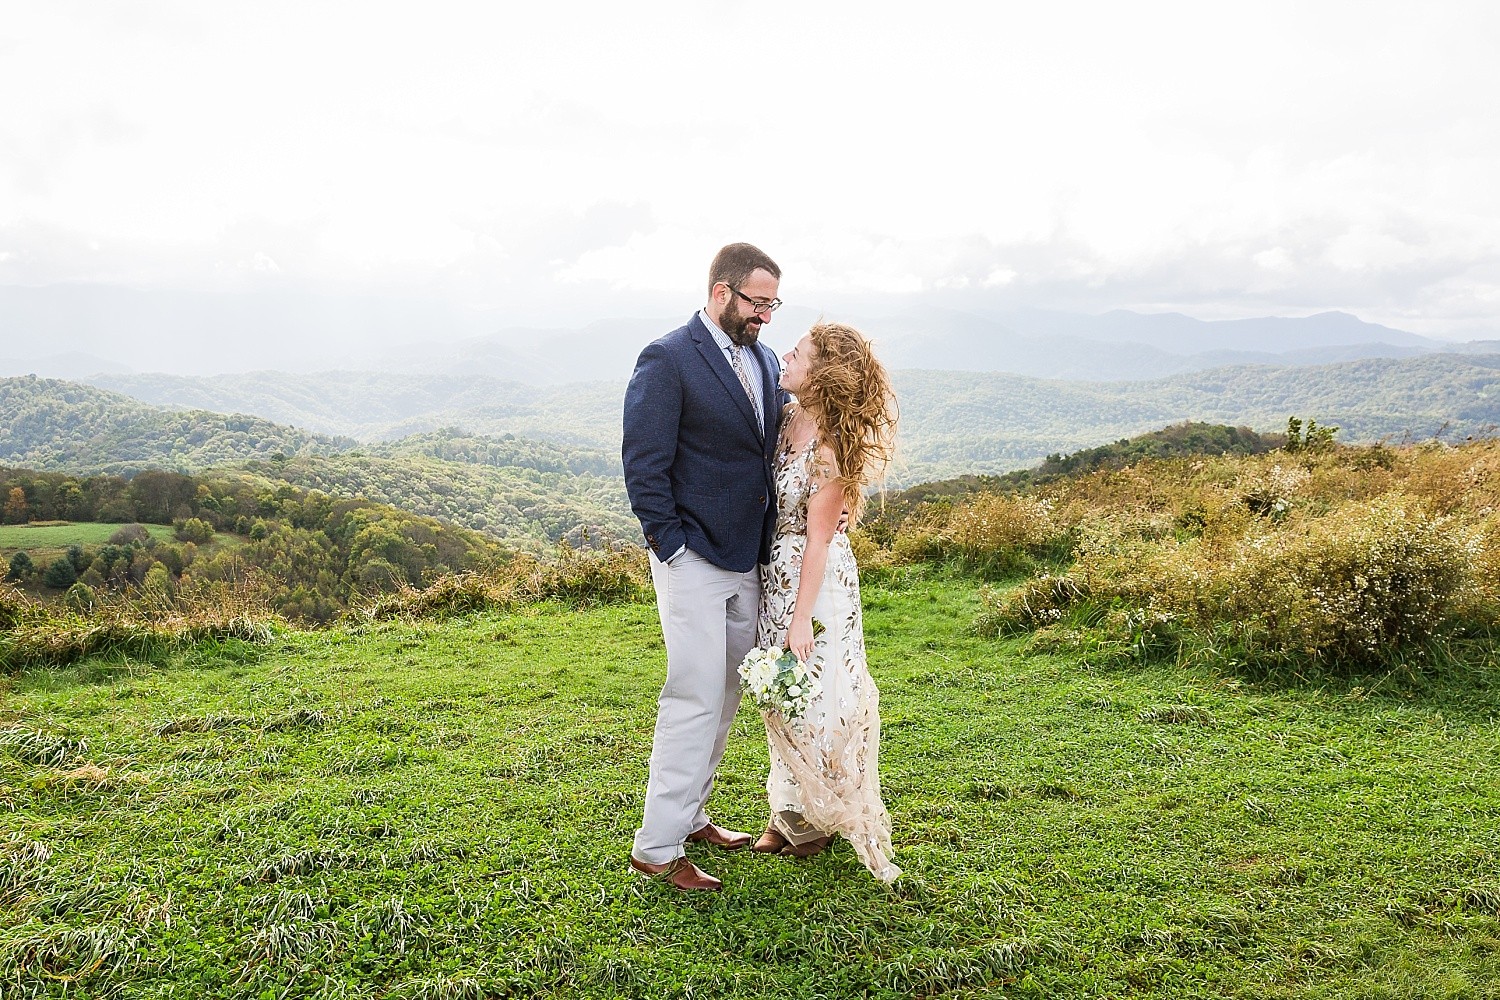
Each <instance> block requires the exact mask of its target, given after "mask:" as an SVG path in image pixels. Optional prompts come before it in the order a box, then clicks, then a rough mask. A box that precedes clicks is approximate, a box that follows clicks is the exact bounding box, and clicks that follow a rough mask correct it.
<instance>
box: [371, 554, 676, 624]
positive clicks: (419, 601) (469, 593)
mask: <svg viewBox="0 0 1500 1000" xmlns="http://www.w3.org/2000/svg"><path fill="white" fill-rule="evenodd" d="M648 579H649V574H648V571H647V568H646V558H645V552H644V550H641V549H621V550H608V549H603V550H589V551H580V550H577V549H574V548H572V547H570V546H568V545H559V546H558V549H557V556H556V558H555V559H553V560H549V561H543V560H541V559H537V558H536V557H535V556H531V555H520V556H516V557H515V558H514V559H512V560H511V561H510V562H509V563H507V564H505V565H504V566H501V567H499V568H497V569H493V570H489V571H486V572H482V573H480V572H470V573H450V574H447V575H445V576H442V577H439V578H438V579H437V580H436V581H434V582H433V583H432V584H431V585H429V586H427V587H426V588H423V589H418V588H416V587H411V586H404V587H402V588H401V589H400V590H397V591H396V592H394V593H388V594H380V595H377V596H375V597H374V598H372V599H370V600H368V601H367V602H365V603H364V604H363V605H361V606H360V607H359V609H358V611H357V612H356V614H357V615H358V616H359V617H362V618H372V619H385V618H397V617H447V616H452V615H464V614H471V613H473V612H475V611H484V610H487V609H492V608H495V609H500V608H509V607H514V606H516V605H518V604H527V603H533V602H537V601H548V600H560V601H567V602H568V603H570V604H574V605H577V606H581V607H587V606H589V605H594V604H609V603H617V602H624V601H631V600H636V599H638V598H639V597H641V596H642V595H643V594H644V593H645V591H646V585H647V580H648Z"/></svg>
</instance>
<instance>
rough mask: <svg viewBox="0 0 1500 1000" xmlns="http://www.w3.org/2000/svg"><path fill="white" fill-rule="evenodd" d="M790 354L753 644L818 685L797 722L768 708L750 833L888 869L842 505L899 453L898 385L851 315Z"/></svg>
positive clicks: (883, 876) (895, 871) (762, 847)
mask: <svg viewBox="0 0 1500 1000" xmlns="http://www.w3.org/2000/svg"><path fill="white" fill-rule="evenodd" d="M784 360H785V362H786V367H785V369H784V371H783V372H782V376H781V384H782V386H783V387H784V388H785V389H786V390H787V391H788V392H790V393H792V394H793V395H794V396H796V398H797V402H795V403H791V404H788V406H787V409H786V412H785V413H784V414H783V416H782V421H781V439H780V441H779V442H778V444H777V449H776V465H775V473H776V490H777V506H778V511H777V522H776V533H775V535H774V537H773V538H772V541H771V563H770V566H769V567H768V569H767V570H766V571H765V576H764V579H763V580H762V586H761V604H760V626H759V633H758V636H757V642H756V644H757V645H758V646H762V647H767V648H776V647H781V648H786V649H790V650H791V651H792V652H793V653H795V654H796V655H797V657H798V659H800V660H802V661H804V662H806V663H807V664H808V665H809V667H810V668H811V671H812V673H813V676H814V677H816V678H817V679H818V680H819V681H820V682H821V688H822V691H821V695H819V696H818V697H816V698H814V699H813V701H812V702H811V703H810V704H809V706H808V708H807V711H806V712H805V714H804V715H803V716H802V717H801V718H800V719H798V720H796V721H795V722H787V721H786V720H785V719H783V718H782V717H781V715H780V714H778V713H776V712H774V711H767V712H765V713H764V715H765V720H766V734H767V738H768V740H769V742H770V747H771V773H770V777H769V778H768V779H767V781H766V792H767V795H768V797H769V799H770V811H771V819H770V822H769V823H768V824H767V826H766V831H765V833H764V834H762V835H761V837H760V839H759V840H758V841H756V843H755V845H754V846H755V850H757V851H761V852H763V853H768V854H772V853H780V854H787V855H792V856H794V857H808V856H810V855H813V854H816V853H818V852H819V851H821V850H823V849H824V848H825V847H827V846H828V844H829V843H830V842H831V841H832V839H833V837H834V836H835V835H841V836H843V837H844V838H845V839H847V840H848V841H849V842H850V844H851V845H853V847H854V850H855V852H856V853H857V854H858V855H859V858H860V860H861V861H863V862H864V863H865V866H866V867H868V868H869V869H870V871H871V873H873V874H874V875H875V877H876V878H878V879H880V880H882V881H886V882H889V881H892V880H893V879H895V878H896V876H898V875H899V874H901V870H900V869H899V868H897V867H896V866H895V865H894V864H893V863H892V862H891V821H890V815H889V814H888V813H887V812H886V809H885V805H884V803H882V801H881V798H880V775H879V771H878V767H877V761H878V756H879V749H880V693H879V692H878V691H877V690H876V688H875V682H874V681H873V680H872V679H871V678H870V672H869V669H868V667H867V666H866V664H865V640H864V625H863V621H862V619H861V615H860V606H859V571H858V568H857V567H856V566H855V564H854V554H853V552H851V551H850V548H849V536H848V535H847V534H846V533H844V532H841V531H838V530H837V527H838V524H839V521H840V518H841V517H842V515H843V513H844V512H845V511H847V512H848V514H849V523H850V524H851V525H852V524H854V523H855V522H856V521H857V520H858V518H859V514H860V510H861V508H862V506H863V504H864V489H865V487H866V486H867V485H868V484H869V483H870V481H871V479H872V478H873V477H874V476H875V475H877V474H878V473H879V472H880V471H882V470H883V469H884V466H885V464H886V462H887V461H888V460H889V459H890V455H891V446H892V440H893V437H894V434H895V424H896V409H895V397H894V396H893V395H892V393H891V386H890V380H889V378H888V377H887V375H886V371H885V368H884V367H883V366H882V365H881V364H880V362H879V361H878V360H877V359H876V358H875V356H874V354H872V353H871V351H870V345H869V343H868V342H867V341H866V340H865V339H864V337H863V336H861V335H860V333H859V332H858V331H857V330H854V329H853V328H851V327H847V326H843V325H840V324H837V323H819V324H818V325H816V326H814V327H813V328H812V329H811V330H809V331H808V333H807V335H806V336H804V337H803V338H802V339H801V340H800V341H799V342H798V343H797V346H796V347H794V348H793V349H792V350H791V352H790V353H788V354H787V355H786V356H785V358H784ZM814 621H816V622H817V623H818V625H820V626H821V629H820V630H819V631H818V633H817V634H816V635H814V624H813V623H814Z"/></svg>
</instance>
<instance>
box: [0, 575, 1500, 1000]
mask: <svg viewBox="0 0 1500 1000" xmlns="http://www.w3.org/2000/svg"><path fill="white" fill-rule="evenodd" d="M977 589H978V583H977V582H975V581H972V580H967V579H963V578H951V577H944V576H940V575H929V574H924V573H920V572H914V573H912V574H911V575H909V576H907V577H904V578H900V579H893V580H891V581H888V582H886V583H883V584H867V586H866V593H865V599H866V607H867V614H868V628H867V631H868V633H869V638H870V655H871V666H872V670H873V672H874V674H875V676H876V678H877V680H878V681H879V683H880V684H881V688H882V696H883V697H882V714H883V717H884V722H885V733H884V741H883V745H882V751H883V762H882V763H883V767H882V778H883V781H884V785H885V791H886V798H887V802H888V804H889V806H890V808H891V811H892V814H893V818H894V822H895V842H896V847H897V860H898V862H899V863H900V864H901V865H902V866H903V867H904V868H905V872H906V873H905V875H903V877H902V878H901V879H900V880H899V881H898V882H897V883H896V884H895V885H894V887H892V888H889V889H887V888H884V887H882V886H880V885H879V884H877V883H875V882H874V881H873V880H872V879H871V878H870V877H869V876H868V875H867V874H866V873H865V872H864V870H863V869H862V868H861V867H860V865H859V864H858V862H857V861H856V859H855V857H854V855H853V853H852V852H851V851H850V850H848V849H847V845H839V846H837V847H835V849H833V850H832V851H830V852H828V853H826V854H824V855H822V856H820V857H817V858H814V859H810V860H807V861H794V860H789V859H782V858H767V857H762V856H758V855H754V854H750V853H748V852H744V853H739V854H733V855H726V854H722V853H719V852H712V851H710V850H708V849H702V850H699V849H694V850H693V851H692V852H691V853H692V856H693V857H694V858H695V859H697V860H699V861H700V862H701V863H702V864H703V865H704V867H705V868H707V869H708V870H709V871H711V872H713V873H714V874H717V875H718V876H720V877H721V878H723V879H724V882H725V890H724V892H723V893H721V894H718V895H713V894H707V895H693V896H684V895H681V894H677V893H675V892H673V891H672V890H670V889H669V888H666V887H664V886H662V885H660V884H656V883H648V882H645V881H643V880H641V879H639V878H638V877H636V876H634V875H632V874H631V873H630V872H629V871H628V870H627V869H626V866H625V858H626V854H627V851H628V849H629V845H630V837H631V833H632V831H633V829H634V827H635V825H636V824H637V822H638V820H639V817H640V806H641V796H642V791H643V789H644V787H645V779H646V775H645V770H646V760H647V755H648V752H649V746H650V734H651V726H652V721H653V719H654V710H655V696H656V693H657V688H658V687H659V684H660V681H661V675H662V665H663V654H662V650H661V642H660V633H659V629H658V625H657V622H656V618H655V611H654V608H653V607H651V606H650V605H626V606H622V607H612V608H603V609H596V610H590V611H585V612H574V611H569V610H567V609H564V608H561V607H558V606H555V605H554V606H542V607H539V608H536V609H533V610H530V611H527V612H525V613H517V614H508V615H502V614H484V615H478V616H475V617H472V618H468V619H464V620H459V621H453V622H448V623H439V624H435V623H430V622H429V623H416V624H388V625H379V626H370V627H368V628H364V629H355V630H347V631H330V632H321V633H289V634H286V635H284V636H282V637H280V638H279V639H278V640H276V641H275V642H273V643H272V644H271V645H270V646H262V647H252V646H245V645H241V644H238V643H234V642H230V643H227V644H224V645H220V646H214V647H199V648H197V649H195V650H193V651H191V652H189V653H188V654H185V655H182V656H180V657H177V658H174V659H173V660H172V661H170V662H166V663H161V664H147V663H138V662H103V661H97V660H95V661H86V662H84V663H82V664H79V665H77V666H75V667H72V668H69V669H67V670H63V671H33V672H28V673H24V674H21V675H18V676H14V677H11V678H8V679H3V678H0V683H3V684H4V685H5V687H4V689H0V696H3V700H0V706H3V707H0V732H3V733H4V735H3V737H0V995H4V996H5V997H7V998H10V997H31V996H57V997H63V996H67V997H107V996H130V997H151V998H161V997H241V996H250V997H261V996H264V997H314V996H318V997H370V998H375V997H409V998H440V997H441V998H481V997H501V996H532V995H542V996H557V997H564V996H580V995H581V996H600V997H684V998H687V997H692V998H710V997H759V996H778V997H807V998H814V997H851V996H888V997H906V996H951V997H972V996H1038V997H1041V996H1047V997H1058V996H1090V997H1117V996H1156V997H1217V998H1222V997H1245V998H1252V997H1253V998H1257V1000H1261V998H1275V997H1293V996H1297V997H1302V996H1307V997H1356V996H1358V997H1412V998H1415V997H1488V996H1500V985H1497V984H1500V875H1497V862H1500V857H1497V852H1500V784H1497V778H1500V764H1497V761H1500V731H1497V728H1496V722H1495V720H1496V713H1497V708H1500V688H1497V686H1496V685H1495V681H1494V678H1495V676H1496V674H1495V667H1496V664H1494V663H1486V664H1481V665H1477V666H1474V667H1471V668H1466V669H1463V670H1459V669H1456V668H1454V669H1450V671H1449V673H1447V674H1445V675H1444V676H1443V677H1442V678H1440V679H1436V680H1434V679H1425V680H1424V679H1413V678H1402V677H1399V676H1386V677H1378V676H1377V677H1373V678H1366V679H1363V680H1360V681H1350V682H1332V681H1330V682H1328V683H1326V684H1321V685H1308V684H1300V685H1295V686H1289V685H1274V684H1264V683H1262V684H1252V683H1250V682H1248V681H1243V680H1240V679H1237V678H1235V677H1232V676H1223V675H1217V674H1212V673H1207V672H1202V673H1194V672H1191V671H1184V670H1180V669H1168V668H1149V669H1135V670H1128V671H1127V670H1119V669H1115V670H1101V669H1096V668H1092V667H1090V666H1089V665H1088V664H1086V663H1082V662H1078V661H1077V660H1076V659H1069V658H1061V657H1053V656H1047V655H1024V653H1023V650H1022V647H1021V645H1020V644H1019V642H1013V643H1009V644H997V643H994V642H992V641H989V640H984V639H979V638H974V637H972V636H970V635H968V634H966V631H965V630H966V626H967V625H968V623H969V622H970V621H971V620H972V618H973V616H974V614H975V613H976V611H977V609H978V607H979V603H978V600H977V597H976V591H977ZM765 768H766V750H765V744H764V736H763V733H762V732H761V727H760V721H759V718H758V717H757V716H754V715H752V714H751V713H750V712H749V711H748V710H745V711H742V713H741V716H740V719H739V721H738V723H737V725H736V728H735V731H734V733H733V735H732V737H731V743H730V747H729V751H728V754H727V756H726V758H725V762H724V765H723V767H722V769H721V774H720V780H719V784H718V787H717V789H716V791H715V795H714V799H713V801H712V802H711V808H712V810H713V813H714V816H715V819H716V820H718V821H719V822H721V823H723V824H725V825H728V826H732V827H735V828H738V829H744V830H757V829H759V827H760V826H761V824H762V823H763V821H764V819H765V814H764V808H765V807H764V787H763V782H764V776H765Z"/></svg>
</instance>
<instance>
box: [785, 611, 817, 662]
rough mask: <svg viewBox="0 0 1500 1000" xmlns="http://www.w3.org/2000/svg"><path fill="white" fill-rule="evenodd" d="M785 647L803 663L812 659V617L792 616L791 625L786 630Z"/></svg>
mask: <svg viewBox="0 0 1500 1000" xmlns="http://www.w3.org/2000/svg"><path fill="white" fill-rule="evenodd" d="M786 648H787V649H790V650H791V651H792V655H793V656H795V657H796V658H797V659H799V660H801V661H802V662H803V663H806V662H807V661H808V660H811V659H812V653H813V627H812V619H807V620H803V618H802V617H801V616H800V615H793V616H792V627H791V628H789V629H787V630H786Z"/></svg>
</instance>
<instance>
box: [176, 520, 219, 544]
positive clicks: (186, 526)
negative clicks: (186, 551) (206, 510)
mask: <svg viewBox="0 0 1500 1000" xmlns="http://www.w3.org/2000/svg"><path fill="white" fill-rule="evenodd" d="M176 528H177V535H176V537H177V540H178V541H179V542H192V543H194V544H195V545H203V544H206V543H208V542H211V541H213V537H214V526H213V525H211V524H209V523H208V522H207V521H204V520H202V519H201V518H196V517H189V518H185V519H184V520H182V521H181V522H179V523H178V524H177V525H176Z"/></svg>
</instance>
